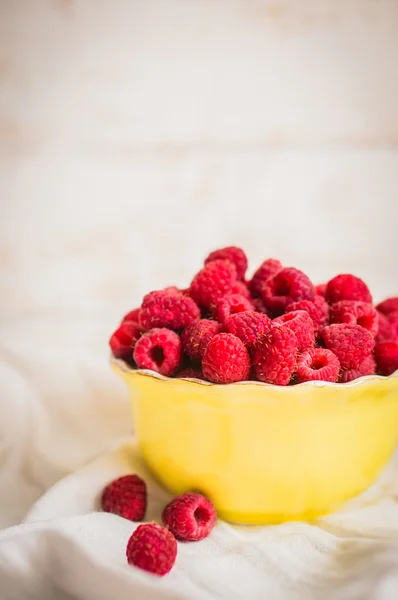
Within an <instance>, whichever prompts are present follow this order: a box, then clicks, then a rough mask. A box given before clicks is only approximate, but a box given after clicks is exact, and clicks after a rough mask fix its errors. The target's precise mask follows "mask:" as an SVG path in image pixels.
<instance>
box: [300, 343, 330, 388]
mask: <svg viewBox="0 0 398 600" xmlns="http://www.w3.org/2000/svg"><path fill="white" fill-rule="evenodd" d="M339 372H340V363H339V359H338V358H337V356H336V355H335V354H333V352H331V351H330V350H326V348H312V349H311V350H307V351H306V352H303V354H301V356H299V358H298V361H297V372H296V378H297V381H298V382H303V381H337V379H338V377H339Z"/></svg>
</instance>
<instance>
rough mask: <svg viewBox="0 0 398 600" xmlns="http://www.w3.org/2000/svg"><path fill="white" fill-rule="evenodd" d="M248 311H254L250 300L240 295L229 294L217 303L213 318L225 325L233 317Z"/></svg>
mask: <svg viewBox="0 0 398 600" xmlns="http://www.w3.org/2000/svg"><path fill="white" fill-rule="evenodd" d="M246 310H253V305H252V303H251V302H250V300H248V299H247V298H245V297H244V296H241V295H240V294H227V295H226V296H223V297H222V298H219V300H217V303H216V305H215V306H214V308H213V317H214V318H215V319H217V321H219V322H220V323H223V324H224V323H225V321H226V320H227V319H228V317H230V316H231V315H235V314H237V313H241V312H244V311H246Z"/></svg>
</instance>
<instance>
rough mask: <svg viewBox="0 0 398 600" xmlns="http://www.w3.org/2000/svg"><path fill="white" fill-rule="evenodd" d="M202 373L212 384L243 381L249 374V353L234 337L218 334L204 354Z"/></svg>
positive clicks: (228, 334) (227, 334)
mask: <svg viewBox="0 0 398 600" xmlns="http://www.w3.org/2000/svg"><path fill="white" fill-rule="evenodd" d="M202 371H203V375H204V376H205V377H206V379H208V380H209V381H212V382H213V383H234V382H236V381H244V380H246V379H248V377H249V373H250V357H249V353H248V352H247V350H246V348H245V346H244V345H243V342H241V340H240V339H239V338H237V337H236V336H235V335H232V334H231V333H218V334H217V335H215V336H214V337H213V339H212V340H211V341H210V342H209V344H208V345H207V348H206V350H205V352H204V355H203V361H202Z"/></svg>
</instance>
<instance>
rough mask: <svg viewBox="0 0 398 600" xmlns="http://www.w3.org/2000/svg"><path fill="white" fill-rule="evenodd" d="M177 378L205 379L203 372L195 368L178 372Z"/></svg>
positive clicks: (187, 368)
mask: <svg viewBox="0 0 398 600" xmlns="http://www.w3.org/2000/svg"><path fill="white" fill-rule="evenodd" d="M176 377H178V378H179V379H204V377H203V373H202V370H201V369H195V368H194V367H186V368H185V369H182V370H181V371H178V373H177V375H176Z"/></svg>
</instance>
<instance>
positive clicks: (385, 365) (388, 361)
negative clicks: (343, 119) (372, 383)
mask: <svg viewBox="0 0 398 600" xmlns="http://www.w3.org/2000/svg"><path fill="white" fill-rule="evenodd" d="M374 354H375V359H376V364H377V370H378V372H379V373H380V375H387V376H388V375H391V374H392V373H394V371H396V370H397V369H398V343H396V342H380V344H376V346H375V352H374Z"/></svg>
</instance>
